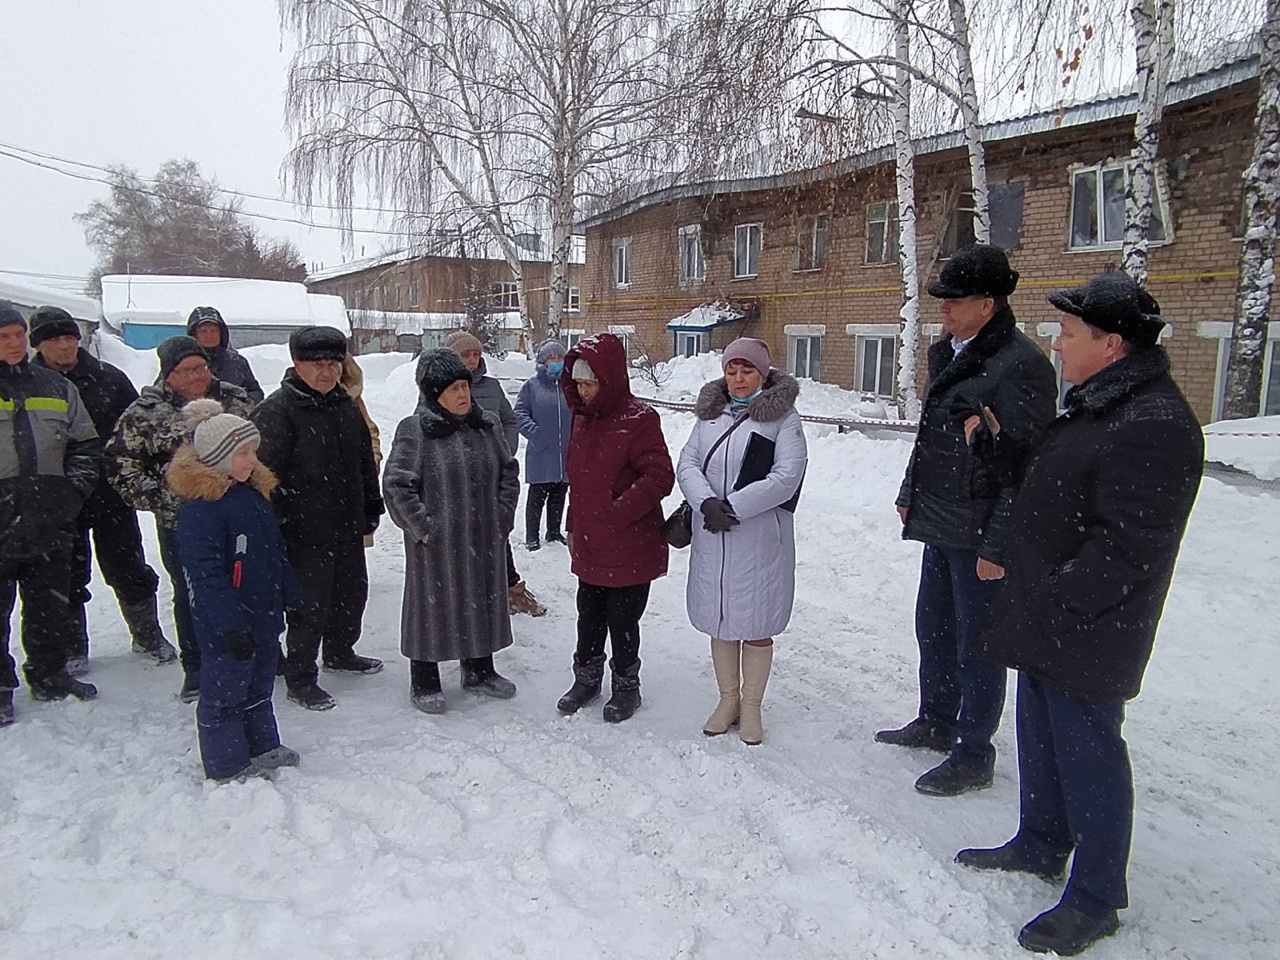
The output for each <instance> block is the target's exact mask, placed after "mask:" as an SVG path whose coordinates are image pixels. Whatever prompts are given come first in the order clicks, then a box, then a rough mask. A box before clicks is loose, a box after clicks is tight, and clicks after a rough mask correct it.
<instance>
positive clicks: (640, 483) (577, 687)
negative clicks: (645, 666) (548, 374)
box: [558, 333, 675, 723]
mask: <svg viewBox="0 0 1280 960" xmlns="http://www.w3.org/2000/svg"><path fill="white" fill-rule="evenodd" d="M560 383H561V386H562V387H563V388H564V394H565V400H566V401H567V402H568V404H569V409H570V411H572V413H573V431H572V433H571V434H570V437H569V454H568V474H569V518H568V525H567V528H568V531H569V543H570V546H569V553H570V556H571V557H572V560H573V572H574V575H576V576H577V578H578V648H577V650H576V651H575V652H574V655H573V677H574V681H573V687H572V688H571V689H570V690H569V692H568V693H566V694H565V695H564V696H563V697H561V698H560V703H559V704H558V709H559V710H560V712H561V713H576V712H577V711H578V710H579V709H581V708H582V707H583V706H585V705H586V704H588V703H590V702H591V701H593V700H595V699H596V698H597V697H598V696H600V684H601V680H602V679H603V677H604V643H605V637H606V635H608V636H609V637H611V638H612V643H613V662H612V663H611V664H610V669H611V671H612V674H613V696H612V697H610V699H609V702H608V703H606V704H605V706H604V719H605V720H606V721H607V722H609V723H618V722H620V721H622V720H626V719H627V718H628V717H630V716H631V715H632V714H633V713H635V712H636V708H637V707H639V706H640V617H641V615H642V614H643V613H644V608H645V605H646V604H647V603H648V602H649V584H650V583H652V582H653V581H654V580H656V579H657V578H658V577H661V576H663V575H664V574H665V573H666V572H667V543H666V541H665V540H664V539H663V537H662V520H663V517H662V498H663V497H665V496H666V495H667V494H668V493H670V492H671V489H672V487H673V486H674V485H675V471H674V470H673V469H672V466H671V455H670V453H668V452H667V442H666V440H665V439H663V436H662V422H661V420H660V419H659V418H658V414H657V413H655V412H654V410H653V408H652V407H650V406H649V405H648V404H645V403H642V402H641V401H639V400H637V399H636V398H635V397H633V396H632V395H631V383H630V380H629V379H628V376H627V354H626V349H625V348H624V347H623V346H622V341H621V340H619V339H618V338H617V337H615V336H613V335H612V334H609V333H601V334H597V335H596V336H594V337H588V338H587V339H585V340H582V341H579V343H578V345H577V346H576V347H574V348H573V349H572V350H570V351H569V352H568V354H566V355H565V358H564V370H563V372H562V373H561V375H560Z"/></svg>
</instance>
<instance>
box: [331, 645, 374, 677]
mask: <svg viewBox="0 0 1280 960" xmlns="http://www.w3.org/2000/svg"><path fill="white" fill-rule="evenodd" d="M324 668H325V669H326V670H330V671H332V672H334V673H363V674H370V673H378V672H380V671H381V670H382V661H381V660H379V659H378V658H377V657H362V656H360V654H358V653H356V652H355V651H354V650H348V651H346V652H345V653H340V654H335V655H334V656H332V657H325V658H324Z"/></svg>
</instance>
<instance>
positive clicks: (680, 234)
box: [676, 223, 707, 287]
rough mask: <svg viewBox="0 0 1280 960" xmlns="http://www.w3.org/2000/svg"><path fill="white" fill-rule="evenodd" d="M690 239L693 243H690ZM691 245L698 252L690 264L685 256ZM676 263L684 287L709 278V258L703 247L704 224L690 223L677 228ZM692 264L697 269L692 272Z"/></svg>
mask: <svg viewBox="0 0 1280 960" xmlns="http://www.w3.org/2000/svg"><path fill="white" fill-rule="evenodd" d="M690 239H692V241H693V242H692V244H690V243H689V241H690ZM690 247H691V248H692V249H693V251H694V252H695V253H696V257H695V258H694V259H695V261H696V263H694V264H690V263H689V262H688V259H687V258H686V256H685V253H686V250H687V248H690ZM676 263H677V267H676V269H677V270H678V272H679V276H680V285H681V286H682V287H684V286H691V285H693V284H697V283H702V282H703V281H704V280H706V279H707V258H706V254H705V253H704V252H703V249H702V224H700V223H689V224H685V225H684V226H683V227H680V228H678V229H677V230H676ZM690 266H694V267H696V268H697V269H696V270H695V271H693V272H690V270H689V267H690Z"/></svg>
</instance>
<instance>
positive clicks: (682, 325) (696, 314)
mask: <svg viewBox="0 0 1280 960" xmlns="http://www.w3.org/2000/svg"><path fill="white" fill-rule="evenodd" d="M745 319H747V315H746V313H745V312H744V311H743V309H742V308H741V307H740V306H738V305H736V304H732V303H730V302H729V301H727V300H716V301H715V302H713V303H702V304H699V305H698V306H696V307H694V308H693V309H692V310H690V311H689V312H688V313H682V314H680V316H678V317H675V318H673V319H671V320H669V321H668V322H667V329H668V330H710V329H712V328H713V327H719V326H722V325H723V324H726V323H735V322H737V321H739V320H745Z"/></svg>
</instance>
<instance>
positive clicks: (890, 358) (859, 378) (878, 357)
mask: <svg viewBox="0 0 1280 960" xmlns="http://www.w3.org/2000/svg"><path fill="white" fill-rule="evenodd" d="M897 352H898V338H897V337H858V349H857V364H858V366H857V368H856V369H855V371H854V389H856V390H857V391H858V392H859V393H863V394H866V395H867V396H870V397H885V398H892V397H893V395H894V390H893V383H894V379H893V368H894V364H895V363H896V361H897Z"/></svg>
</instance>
